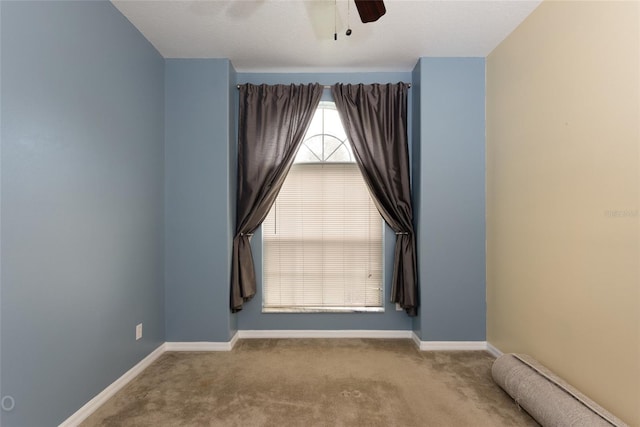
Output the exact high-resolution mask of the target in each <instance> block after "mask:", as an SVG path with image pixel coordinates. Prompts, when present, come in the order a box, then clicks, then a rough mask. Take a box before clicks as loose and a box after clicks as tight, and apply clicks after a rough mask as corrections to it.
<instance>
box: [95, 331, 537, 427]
mask: <svg viewBox="0 0 640 427" xmlns="http://www.w3.org/2000/svg"><path fill="white" fill-rule="evenodd" d="M493 360H494V359H493V357H491V356H490V355H489V354H488V353H485V352H420V351H418V350H417V349H416V348H415V345H414V344H413V343H412V342H411V341H409V340H372V339H371V340H370V339H339V340H338V339H333V340H329V339H304V340H303V339H299V340H279V339H269V340H242V341H239V342H238V343H237V344H236V346H235V348H234V349H233V351H231V352H215V353H213V352H211V353H210V352H206V353H196V352H193V353H191V352H189V353H174V352H169V353H165V354H164V355H162V356H161V357H160V358H159V359H158V360H157V361H156V362H155V363H153V364H152V365H151V366H150V367H149V368H147V369H146V370H145V371H144V372H143V373H141V374H140V375H139V376H138V377H137V378H136V379H135V380H133V381H132V382H131V383H129V384H128V385H127V386H126V387H125V388H123V389H122V390H121V391H120V392H118V393H117V394H116V395H115V396H114V397H113V398H111V399H110V400H109V401H108V402H107V403H105V404H104V405H103V406H102V407H101V408H100V409H99V410H98V411H96V412H95V413H94V414H93V415H92V416H91V417H89V418H88V419H87V420H86V421H85V423H83V424H82V425H83V426H487V427H489V426H535V425H537V424H536V423H535V421H533V419H532V418H530V417H529V416H528V415H527V414H526V413H525V412H524V411H521V410H519V409H518V407H517V406H516V404H515V403H514V402H513V401H512V400H511V399H510V398H509V396H508V395H507V394H506V393H504V392H503V391H502V390H501V389H500V388H499V387H498V386H497V385H495V383H494V382H493V380H492V379H491V364H492V363H493Z"/></svg>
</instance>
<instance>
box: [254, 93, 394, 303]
mask: <svg viewBox="0 0 640 427" xmlns="http://www.w3.org/2000/svg"><path fill="white" fill-rule="evenodd" d="M318 109H333V110H335V103H334V102H325V101H323V102H321V103H320V104H319V105H318ZM306 137H307V135H305V138H306ZM305 140H306V139H305ZM303 144H304V143H303ZM303 144H301V149H303V148H304V147H303ZM345 144H347V146H348V147H349V149H350V150H351V148H350V145H348V144H349V142H348V141H347V140H346V137H345ZM335 163H337V162H334V164H335ZM348 163H352V162H348ZM354 164H355V163H354ZM355 166H356V167H358V166H357V164H355ZM380 228H381V248H380V263H381V278H380V285H379V292H380V300H379V301H380V302H379V304H380V305H375V306H355V305H353V306H266V305H265V301H266V295H265V294H266V286H265V282H266V275H265V268H266V263H265V247H264V242H265V239H264V232H263V230H262V227H261V230H260V231H261V233H260V234H261V243H262V246H263V247H262V279H263V280H262V282H263V283H262V285H263V286H262V312H263V313H363V312H379V313H383V312H384V311H385V297H384V295H385V276H386V272H385V270H386V268H385V264H386V260H385V247H386V241H385V240H386V239H385V234H386V225H385V222H384V220H382V218H380Z"/></svg>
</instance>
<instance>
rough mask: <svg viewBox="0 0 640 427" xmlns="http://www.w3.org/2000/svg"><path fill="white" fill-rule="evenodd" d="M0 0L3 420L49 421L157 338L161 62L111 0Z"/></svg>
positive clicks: (160, 313)
mask: <svg viewBox="0 0 640 427" xmlns="http://www.w3.org/2000/svg"><path fill="white" fill-rule="evenodd" d="M0 7H1V8H2V18H1V19H2V21H1V39H2V44H1V55H2V82H1V84H2V100H1V111H2V132H1V136H2V163H1V168H2V172H1V173H2V196H1V197H2V236H1V239H0V240H1V245H2V298H1V301H2V302H1V304H2V306H1V310H2V314H1V316H2V331H1V336H2V338H1V339H2V347H1V350H2V366H1V370H2V384H1V386H2V394H3V396H12V397H13V398H14V399H15V408H14V410H13V411H10V412H3V413H2V425H3V426H5V427H8V426H28V427H35V426H44V425H48V426H50V425H57V424H58V423H60V422H62V421H63V420H65V419H66V418H67V417H68V416H70V415H71V414H72V413H73V412H75V411H76V410H77V409H79V408H80V407H81V406H82V405H84V404H85V403H86V402H87V401H88V400H89V399H91V398H93V397H94V396H95V395H96V394H97V393H99V392H100V391H102V390H103V389H104V388H105V387H106V386H108V385H109V384H110V383H112V382H113V381H114V380H116V379H117V378H118V377H120V376H121V375H122V374H123V373H124V372H126V371H127V370H128V369H130V368H131V367H132V366H133V365H135V364H136V363H137V362H138V361H140V360H141V359H142V358H144V357H145V356H146V355H147V354H149V353H150V352H151V351H152V350H154V349H155V348H156V347H158V345H160V344H161V343H162V342H163V341H164V310H163V306H164V301H163V299H164V292H163V268H162V265H163V249H162V248H163V186H162V182H163V150H164V148H163V127H164V125H163V121H164V111H163V85H164V61H163V59H162V58H161V57H160V55H159V54H158V53H157V52H156V51H155V49H154V48H153V47H152V46H151V45H150V44H149V43H148V42H147V41H146V40H145V39H144V38H143V37H142V36H141V35H140V33H139V32H138V31H137V30H136V29H135V28H134V27H133V26H132V25H131V24H130V23H129V22H128V21H127V19H125V18H124V17H123V16H122V15H121V14H120V13H119V12H118V11H117V10H116V9H115V8H114V7H113V6H112V5H111V4H110V3H109V2H50V1H47V2H32V1H22V2H15V3H14V2H7V1H2V2H1V5H0ZM141 322H142V323H143V324H144V331H143V332H144V337H143V339H142V340H140V341H136V340H135V325H136V324H138V323H141Z"/></svg>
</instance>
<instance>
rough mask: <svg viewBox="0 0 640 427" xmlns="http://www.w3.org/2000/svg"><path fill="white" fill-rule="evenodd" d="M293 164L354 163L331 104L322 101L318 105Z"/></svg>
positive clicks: (349, 147) (344, 134)
mask: <svg viewBox="0 0 640 427" xmlns="http://www.w3.org/2000/svg"><path fill="white" fill-rule="evenodd" d="M294 163H355V159H354V157H353V151H352V150H351V146H350V144H349V140H348V139H347V135H346V133H345V131H344V127H343V126H342V122H341V121H340V115H339V114H338V111H337V110H336V105H335V104H334V103H333V102H327V101H323V102H321V103H320V105H318V109H317V110H316V112H315V115H314V116H313V119H312V120H311V124H310V125H309V129H308V130H307V133H306V134H305V136H304V140H303V141H302V144H301V145H300V148H299V149H298V153H297V155H296V159H295V161H294Z"/></svg>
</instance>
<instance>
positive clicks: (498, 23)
mask: <svg viewBox="0 0 640 427" xmlns="http://www.w3.org/2000/svg"><path fill="white" fill-rule="evenodd" d="M112 2H113V4H114V5H115V6H116V7H117V8H118V9H119V10H120V11H121V12H122V13H123V14H124V15H125V16H126V17H127V18H128V19H129V20H130V21H131V22H132V23H133V25H135V26H136V27H137V28H138V29H139V30H140V32H141V33H142V34H143V35H144V36H145V37H146V38H147V39H148V40H149V41H150V42H151V43H152V44H153V45H154V46H155V47H156V49H158V51H159V52H160V53H161V54H162V55H163V56H164V57H165V58H229V59H230V60H231V62H232V64H233V65H234V67H235V68H236V70H238V71H241V72H259V71H260V72H265V71H271V72H281V71H288V72H305V71H306V72H311V71H325V72H329V71H407V70H411V69H412V68H413V66H414V65H415V63H416V61H417V59H418V58H419V57H422V56H449V57H466V56H480V57H484V56H487V55H488V54H489V53H490V52H491V51H492V50H493V49H494V48H495V47H496V46H497V45H498V44H499V43H500V42H501V41H502V40H504V38H505V37H506V36H507V35H508V34H509V33H510V32H511V31H513V30H514V29H515V28H516V27H517V26H518V25H519V24H520V23H521V22H522V21H523V20H524V19H525V18H526V17H527V16H528V15H529V14H530V13H531V12H532V11H533V10H534V9H535V8H536V7H537V6H538V5H539V4H540V1H539V0H533V1H531V0H508V1H481V0H474V1H456V0H441V1H430V0H429V1H418V0H414V1H407V0H385V5H386V8H387V13H386V15H384V16H383V17H382V18H380V20H378V21H376V22H372V23H368V24H362V23H361V22H360V18H359V16H358V12H357V10H356V8H355V4H354V3H353V1H352V0H349V1H348V2H347V0H337V3H336V2H334V0H316V1H309V0H307V1H303V0H289V1H283V0H278V1H276V0H258V1H253V0H209V1H203V0H200V1H186V0H159V1H153V0H151V1H149V0H112ZM349 9H350V10H349ZM334 14H335V15H337V19H335V21H336V25H337V32H338V40H337V41H334V39H333V34H334ZM347 22H348V23H349V26H350V27H351V29H352V30H353V34H352V35H351V36H349V37H347V36H346V35H345V31H346V29H347Z"/></svg>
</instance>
